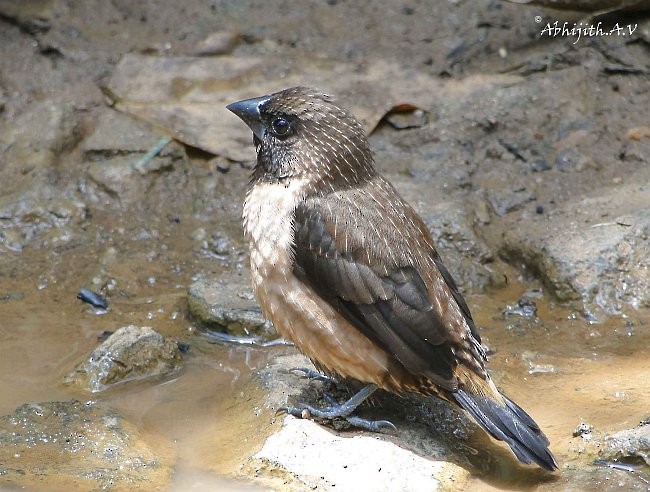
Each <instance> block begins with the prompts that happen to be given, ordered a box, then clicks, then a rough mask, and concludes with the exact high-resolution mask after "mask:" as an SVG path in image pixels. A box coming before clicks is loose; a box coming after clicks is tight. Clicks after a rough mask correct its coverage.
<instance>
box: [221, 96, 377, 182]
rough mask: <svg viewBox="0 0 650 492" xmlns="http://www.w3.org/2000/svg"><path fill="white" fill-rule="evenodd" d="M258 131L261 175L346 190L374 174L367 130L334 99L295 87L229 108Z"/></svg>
mask: <svg viewBox="0 0 650 492" xmlns="http://www.w3.org/2000/svg"><path fill="white" fill-rule="evenodd" d="M227 108H228V109H229V110H230V111H232V112H233V113H235V114H236V115H237V116H239V117H240V118H241V119H242V120H243V121H244V122H245V123H246V124H247V125H248V126H249V127H250V129H251V130H253V141H254V143H255V148H256V150H257V166H256V176H258V177H260V179H268V180H272V181H283V180H288V179H291V178H306V179H308V180H309V181H311V182H312V183H316V182H318V183H320V184H321V185H329V186H328V187H332V188H335V187H340V186H345V185H346V184H350V185H352V184H355V183H358V182H359V181H362V180H365V179H368V178H369V177H370V176H371V175H372V174H374V168H373V165H372V155H371V153H370V148H369V146H368V141H367V139H366V136H365V133H364V131H363V128H362V127H361V125H360V124H359V122H358V121H357V120H356V119H355V118H354V116H352V114H350V112H348V111H347V110H345V109H343V108H341V107H340V106H338V105H337V104H336V103H335V102H334V99H333V98H332V97H331V96H328V95H326V94H323V93H322V92H319V91H316V90H314V89H309V88H306V87H292V88H290V89H285V90H283V91H280V92H276V93H274V94H270V95H267V96H262V97H256V98H253V99H245V100H243V101H238V102H235V103H232V104H230V105H228V106H227Z"/></svg>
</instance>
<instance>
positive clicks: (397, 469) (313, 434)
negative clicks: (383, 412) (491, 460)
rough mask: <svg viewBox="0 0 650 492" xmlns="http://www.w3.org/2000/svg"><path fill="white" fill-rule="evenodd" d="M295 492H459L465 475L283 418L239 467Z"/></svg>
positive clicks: (369, 440) (382, 444)
mask: <svg viewBox="0 0 650 492" xmlns="http://www.w3.org/2000/svg"><path fill="white" fill-rule="evenodd" d="M244 470H245V471H246V472H248V474H251V475H253V476H256V477H262V478H263V477H274V479H275V480H277V479H280V480H282V481H283V483H284V485H285V487H286V486H291V487H295V488H296V489H298V490H303V489H304V490H356V491H360V492H361V491H373V492H374V491H377V492H379V491H386V492H388V491H394V490H409V491H423V492H424V491H427V492H429V491H434V490H463V488H464V485H465V484H466V482H467V480H468V478H469V472H467V471H466V470H465V469H463V468H461V467H460V466H458V465H455V464H453V463H447V462H444V461H434V460H430V459H426V458H424V457H421V456H418V455H416V454H414V453H412V452H410V451H407V450H405V449H402V448H401V447H399V446H397V445H396V444H393V443H391V442H387V441H382V440H380V439H377V438H375V437H372V436H370V435H355V436H353V437H341V436H337V435H335V434H332V433H331V432H329V431H327V430H326V429H325V428H323V427H322V426H320V425H318V424H316V423H314V422H311V421H309V420H300V419H296V418H293V417H287V418H286V419H285V420H284V425H283V427H282V429H281V430H280V431H279V432H277V433H276V434H273V435H272V436H271V437H269V438H268V439H267V440H266V442H265V443H264V446H263V447H262V449H261V450H260V451H259V452H258V453H257V454H255V455H254V456H253V457H252V458H251V459H250V460H249V461H248V463H247V464H246V465H245V468H244Z"/></svg>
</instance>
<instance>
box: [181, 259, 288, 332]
mask: <svg viewBox="0 0 650 492" xmlns="http://www.w3.org/2000/svg"><path fill="white" fill-rule="evenodd" d="M228 278H230V280H231V281H227V279H220V280H216V279H215V280H207V279H204V280H199V281H196V282H194V283H193V284H192V285H190V287H189V289H188V291H187V302H188V306H189V310H190V313H191V315H192V317H193V319H194V320H195V321H196V322H197V323H199V325H200V326H201V327H203V328H204V329H207V330H214V331H222V332H226V333H229V334H230V335H235V336H240V337H250V336H255V337H261V338H262V339H270V338H275V337H277V335H276V333H275V330H274V329H273V327H272V326H271V324H270V323H268V322H267V321H266V320H265V319H264V317H263V316H262V312H261V311H260V308H259V306H258V304H257V301H255V299H254V296H253V292H252V289H251V287H250V273H248V272H246V273H242V274H241V275H240V276H229V277H228Z"/></svg>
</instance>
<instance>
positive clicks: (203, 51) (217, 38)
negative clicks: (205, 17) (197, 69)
mask: <svg viewBox="0 0 650 492" xmlns="http://www.w3.org/2000/svg"><path fill="white" fill-rule="evenodd" d="M240 41H241V36H240V34H239V33H238V32H229V31H219V32H214V33H212V34H210V35H209V36H208V37H206V38H205V39H203V40H201V41H199V42H198V43H196V46H194V47H193V49H191V50H189V53H188V54H190V55H195V56H215V55H227V54H229V53H231V52H232V50H233V49H234V48H235V47H236V46H237V44H238V43H239V42H240Z"/></svg>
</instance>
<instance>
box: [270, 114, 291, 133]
mask: <svg viewBox="0 0 650 492" xmlns="http://www.w3.org/2000/svg"><path fill="white" fill-rule="evenodd" d="M271 130H273V133H275V134H276V135H277V136H278V137H284V136H285V135H287V134H288V133H289V130H291V124H290V123H289V122H288V121H287V120H285V119H284V118H276V119H274V120H273V122H272V123H271Z"/></svg>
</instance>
